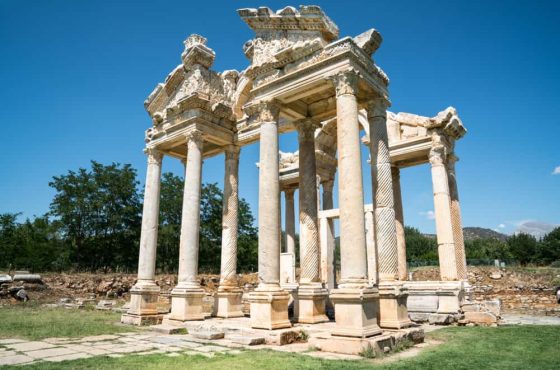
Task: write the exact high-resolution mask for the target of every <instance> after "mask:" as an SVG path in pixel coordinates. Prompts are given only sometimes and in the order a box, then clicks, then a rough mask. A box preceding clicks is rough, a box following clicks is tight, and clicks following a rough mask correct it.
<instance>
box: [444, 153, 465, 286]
mask: <svg viewBox="0 0 560 370" xmlns="http://www.w3.org/2000/svg"><path fill="white" fill-rule="evenodd" d="M457 160H458V159H457V157H456V156H455V155H453V154H450V155H449V156H448V157H447V175H448V178H449V196H450V199H451V227H452V228H453V241H454V242H455V259H456V262H457V278H458V279H459V280H467V259H466V254H465V241H464V238H463V223H462V221H461V207H460V203H459V190H458V188H457V174H456V172H455V163H456V162H457Z"/></svg>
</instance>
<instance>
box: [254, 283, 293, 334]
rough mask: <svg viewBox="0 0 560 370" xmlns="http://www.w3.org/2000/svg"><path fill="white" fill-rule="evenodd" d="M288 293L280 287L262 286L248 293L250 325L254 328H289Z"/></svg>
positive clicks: (290, 324)
mask: <svg viewBox="0 0 560 370" xmlns="http://www.w3.org/2000/svg"><path fill="white" fill-rule="evenodd" d="M289 299H290V295H289V294H288V293H287V292H286V291H284V290H282V289H280V287H262V288H257V289H256V290H255V291H253V292H251V293H249V303H250V304H251V327H252V328H254V329H267V330H274V329H282V328H289V327H291V326H292V323H291V322H290V320H289V319H288V301H289Z"/></svg>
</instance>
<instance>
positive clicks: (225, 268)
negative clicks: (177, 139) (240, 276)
mask: <svg viewBox="0 0 560 370" xmlns="http://www.w3.org/2000/svg"><path fill="white" fill-rule="evenodd" d="M238 169H239V147H238V146H235V145H230V146H228V148H227V149H226V152H225V175H224V198H223V209H222V259H221V270H220V272H221V274H220V288H224V287H225V286H233V287H235V286H237V282H236V271H237V269H236V268H237V224H238V204H239V197H238Z"/></svg>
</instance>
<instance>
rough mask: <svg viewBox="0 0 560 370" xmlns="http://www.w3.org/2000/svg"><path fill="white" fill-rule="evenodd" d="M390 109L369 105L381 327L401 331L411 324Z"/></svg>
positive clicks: (383, 101)
mask: <svg viewBox="0 0 560 370" xmlns="http://www.w3.org/2000/svg"><path fill="white" fill-rule="evenodd" d="M387 106H388V102H387V100H386V99H384V98H378V99H374V100H372V101H370V102H369V104H368V120H369V127H370V128H369V132H370V146H371V148H370V150H371V166H372V182H373V184H372V185H373V189H372V194H373V207H374V210H375V215H374V218H375V239H376V247H377V272H378V276H379V303H380V304H379V310H380V311H379V326H381V327H382V328H393V329H400V328H403V327H406V326H409V325H411V322H410V320H409V319H408V313H407V310H406V298H407V296H408V291H407V290H406V288H405V287H404V286H403V284H402V283H401V282H399V281H397V279H398V272H399V270H398V249H397V230H396V225H395V224H396V222H395V208H394V207H395V200H394V196H393V177H392V173H391V157H390V153H389V139H388V135H387Z"/></svg>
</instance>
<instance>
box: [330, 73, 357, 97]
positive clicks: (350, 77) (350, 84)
mask: <svg viewBox="0 0 560 370" xmlns="http://www.w3.org/2000/svg"><path fill="white" fill-rule="evenodd" d="M329 80H330V81H331V82H332V83H333V85H334V88H335V90H336V96H340V95H356V94H357V93H358V81H359V75H358V72H357V71H354V70H348V71H344V72H340V73H338V74H336V75H334V76H331V77H329Z"/></svg>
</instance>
